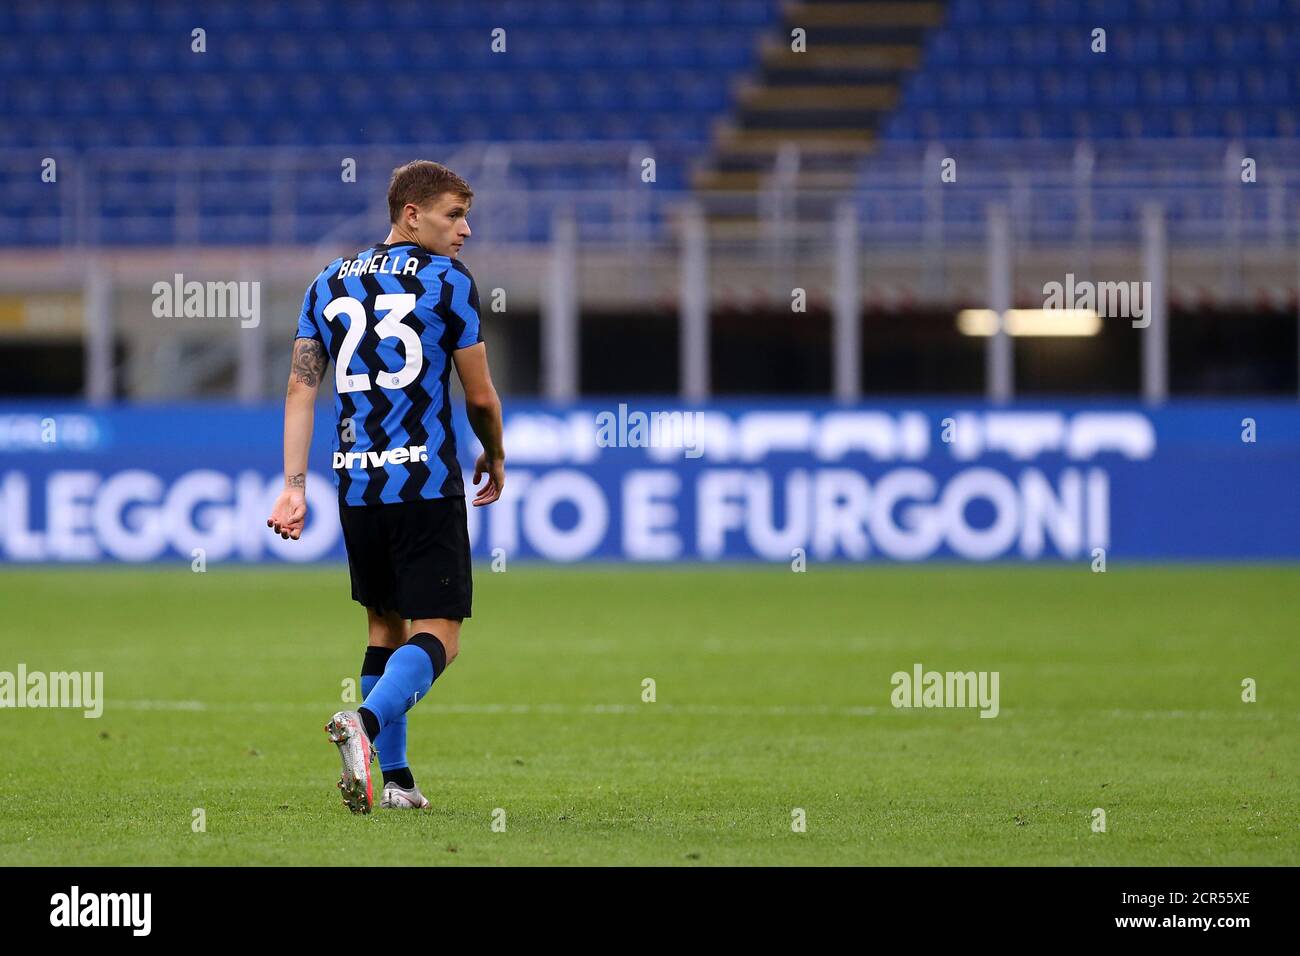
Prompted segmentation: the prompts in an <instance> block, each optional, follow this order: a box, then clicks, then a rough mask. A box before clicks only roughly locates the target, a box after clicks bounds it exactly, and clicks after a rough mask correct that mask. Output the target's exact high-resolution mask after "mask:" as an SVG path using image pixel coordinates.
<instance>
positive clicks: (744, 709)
mask: <svg viewBox="0 0 1300 956" xmlns="http://www.w3.org/2000/svg"><path fill="white" fill-rule="evenodd" d="M330 706H331V705H330V704H325V705H323V706H320V705H316V704H282V703H276V702H274V701H254V702H252V703H243V704H237V703H230V702H216V703H209V702H205V701H201V700H109V701H106V702H105V709H106V710H114V709H121V710H164V711H189V712H194V713H200V712H203V711H232V712H233V711H245V712H252V713H298V714H319V713H324V711H325V710H328V709H329V707H330ZM339 706H342V705H341V704H340V705H339ZM912 709H915V710H926V709H930V708H912ZM933 709H934V710H945V709H947V710H977V708H970V707H967V708H933ZM893 710H894V708H893V707H867V706H861V707H854V706H849V707H832V706H830V705H828V704H773V705H769V706H765V707H757V706H750V705H745V704H670V703H662V704H661V703H654V704H578V705H574V704H438V703H433V702H428V703H426V704H424V705H423V706H421V707H420V711H421V713H435V714H553V715H560V716H576V715H587V714H633V713H673V714H688V715H697V716H701V715H702V716H715V717H874V716H878V715H883V714H889V713H891V712H892V711H893ZM903 712H907V709H904V711H903ZM1001 713H1002V714H1004V715H1014V714H1017V713H1021V714H1032V715H1035V716H1051V717H1058V716H1064V715H1067V714H1068V715H1069V716H1072V717H1079V716H1091V715H1101V716H1103V717H1116V718H1120V719H1132V720H1188V719H1191V720H1276V719H1278V716H1279V715H1277V714H1273V713H1270V712H1268V711H1254V710H1249V711H1248V710H1244V709H1243V710H1241V711H1225V710H1122V709H1113V708H1103V709H1097V710H1077V711H1075V710H1071V711H1064V710H1061V709H1060V708H1050V709H1049V708H1041V709H1039V708H1028V709H1025V708H1014V709H1013V708H1010V707H1003V708H1002V710H1001ZM1281 717H1282V719H1289V720H1300V713H1289V714H1283V715H1281Z"/></svg>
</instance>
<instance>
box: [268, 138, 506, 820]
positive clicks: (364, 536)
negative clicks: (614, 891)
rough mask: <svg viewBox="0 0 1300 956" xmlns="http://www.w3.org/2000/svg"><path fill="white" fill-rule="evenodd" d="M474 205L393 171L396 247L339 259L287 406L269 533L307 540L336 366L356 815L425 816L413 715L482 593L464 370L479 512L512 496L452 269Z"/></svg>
mask: <svg viewBox="0 0 1300 956" xmlns="http://www.w3.org/2000/svg"><path fill="white" fill-rule="evenodd" d="M473 196H474V194H473V192H472V191H471V190H470V188H469V186H468V184H466V182H465V181H464V180H463V179H461V178H460V177H459V176H457V175H456V174H455V173H453V172H452V171H451V170H449V169H447V168H446V167H445V166H442V165H440V164H439V163H432V162H427V161H423V160H421V161H417V162H413V163H408V164H407V165H405V166H401V167H398V168H397V169H396V170H394V171H393V178H392V181H391V182H390V184H389V187H388V214H389V218H390V220H391V223H392V228H391V229H390V230H389V233H388V237H387V238H386V239H385V240H384V241H383V242H381V243H379V244H378V245H375V246H371V247H370V248H369V249H366V250H364V251H362V252H358V253H357V254H356V255H354V256H351V257H348V258H343V259H336V260H334V261H333V262H331V263H330V264H329V265H328V266H327V267H326V268H325V270H324V271H323V272H321V274H320V275H319V276H318V277H317V278H316V280H315V281H314V282H312V284H311V286H310V287H309V288H308V289H307V294H306V296H305V297H304V299H303V305H302V314H301V316H300V317H299V319H298V333H297V338H296V339H295V340H294V343H293V368H292V370H291V371H290V373H289V391H288V395H287V396H286V398H285V403H284V475H285V478H284V490H283V491H282V492H281V493H280V496H279V497H278V498H277V499H276V502H275V507H274V510H273V511H272V512H271V516H270V517H269V518H267V520H266V523H267V526H268V527H270V528H271V529H272V530H274V531H275V532H276V533H277V534H279V535H280V536H281V537H283V538H289V539H293V540H297V539H298V537H299V536H300V535H301V534H302V529H303V525H304V524H305V522H306V519H307V499H306V488H305V484H306V474H307V450H308V446H309V445H310V444H311V432H312V416H313V410H314V407H315V403H316V392H317V389H318V388H319V386H320V382H321V377H322V376H323V375H324V373H325V369H326V366H327V365H328V363H329V362H330V360H333V362H334V385H335V391H336V393H337V395H336V398H335V402H334V407H335V411H336V413H337V417H338V422H337V427H336V430H335V435H334V454H333V468H334V478H335V482H336V484H337V485H338V495H339V520H340V522H341V524H342V526H343V540H344V544H345V545H346V547H347V553H348V569H349V572H350V574H351V577H352V597H353V599H354V600H356V601H357V602H359V603H360V604H362V605H363V606H364V607H365V609H366V618H367V623H368V627H369V646H367V648H366V653H365V657H364V659H363V661H362V665H361V692H362V695H363V703H362V705H361V706H360V707H359V708H358V709H357V710H343V711H339V712H338V713H336V714H335V715H334V716H333V717H332V718H331V719H330V721H329V723H328V724H326V726H325V729H326V731H328V732H329V735H330V739H331V740H332V741H333V742H334V743H335V744H337V745H338V748H339V755H340V757H341V758H342V760H343V774H342V777H341V779H340V780H339V784H338V785H339V789H340V790H342V791H343V802H344V803H345V804H346V805H347V807H348V808H349V809H350V810H351V811H352V812H353V813H369V812H370V810H371V808H372V807H373V805H374V787H373V783H372V780H371V773H370V764H371V760H372V758H373V757H374V756H375V754H376V752H377V753H378V755H379V766H380V770H381V771H382V772H383V778H384V789H383V796H382V799H381V800H380V806H381V807H389V808H398V809H409V808H414V809H419V808H423V807H427V806H429V801H428V799H426V798H425V796H424V795H423V794H422V793H420V790H419V788H418V787H417V786H416V784H415V779H414V777H413V776H412V775H411V769H410V767H409V766H408V764H407V758H406V712H407V711H408V710H410V709H411V707H413V706H414V705H415V704H416V702H417V701H419V700H420V698H422V697H423V696H424V695H425V694H426V693H428V691H429V688H430V687H431V686H432V684H433V682H434V681H435V680H437V679H438V677H439V675H441V674H442V672H443V671H444V670H446V668H447V666H448V665H449V664H451V662H452V661H453V660H455V658H456V654H457V651H458V649H459V646H460V626H461V622H462V621H463V620H464V619H465V618H467V617H469V616H470V599H471V594H472V590H473V582H472V580H471V574H470V560H469V535H468V531H467V528H466V524H465V521H466V517H465V486H464V483H463V481H462V479H461V473H460V465H459V464H458V463H457V461H456V439H455V435H454V433H453V431H452V424H451V396H450V394H449V392H450V375H451V366H452V365H453V364H455V366H456V373H457V374H458V375H459V376H460V381H461V384H462V385H463V386H464V389H465V406H466V411H467V413H468V417H469V421H470V425H471V426H472V427H473V429H474V434H475V435H477V436H478V439H479V442H480V443H481V444H482V445H483V452H482V454H480V455H479V457H478V461H477V462H476V463H475V465H474V484H475V485H477V484H478V483H479V481H480V479H481V478H482V477H484V476H486V482H485V484H484V485H483V487H482V488H481V489H480V490H479V491H478V494H477V495H476V496H475V498H474V505H475V506H476V507H481V506H483V505H489V504H491V503H492V502H494V501H496V500H497V499H498V498H499V497H500V496H501V489H502V488H503V487H504V485H505V449H504V447H503V446H502V436H501V402H500V399H499V398H498V397H497V392H496V389H495V388H494V387H493V385H492V377H491V375H490V374H489V373H488V362H487V346H486V345H485V344H484V343H483V336H482V334H481V332H480V329H479V313H478V291H477V289H476V288H475V286H474V279H473V278H472V277H471V276H470V273H469V270H468V269H466V268H465V266H464V265H463V264H462V263H461V262H460V261H459V260H458V259H457V256H458V255H459V254H460V251H461V247H462V246H463V245H464V243H465V240H466V239H467V238H468V237H469V235H470V229H469V224H468V222H467V221H466V214H467V213H468V212H469V207H470V202H471V200H472V199H473Z"/></svg>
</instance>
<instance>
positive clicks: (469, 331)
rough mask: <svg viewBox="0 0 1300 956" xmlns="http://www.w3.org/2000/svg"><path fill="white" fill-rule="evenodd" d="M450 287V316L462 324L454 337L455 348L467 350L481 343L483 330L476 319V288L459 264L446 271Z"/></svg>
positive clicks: (467, 273) (467, 272)
mask: <svg viewBox="0 0 1300 956" xmlns="http://www.w3.org/2000/svg"><path fill="white" fill-rule="evenodd" d="M445 281H446V282H447V283H448V284H450V285H451V315H452V318H454V319H455V320H457V321H458V322H460V323H463V325H462V327H461V329H460V332H459V334H458V335H457V337H456V348H458V349H467V348H469V347H470V346H471V345H478V343H480V342H482V341H483V329H482V327H481V326H480V324H479V317H478V286H477V285H475V284H474V277H473V276H472V275H470V273H469V270H468V269H466V268H465V267H464V266H463V265H461V264H460V263H459V262H457V263H454V264H453V266H452V268H450V269H448V270H447V274H446V280H445Z"/></svg>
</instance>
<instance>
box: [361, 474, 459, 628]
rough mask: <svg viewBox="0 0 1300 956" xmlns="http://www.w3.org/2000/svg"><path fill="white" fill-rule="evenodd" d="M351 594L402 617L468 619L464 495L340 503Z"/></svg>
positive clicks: (362, 601)
mask: <svg viewBox="0 0 1300 956" xmlns="http://www.w3.org/2000/svg"><path fill="white" fill-rule="evenodd" d="M339 522H340V523H341V524H342V525H343V543H344V545H346V547H347V551H348V570H349V571H350V572H351V574H352V599H353V600H354V601H358V602H360V603H361V604H364V605H365V606H366V607H369V608H374V609H375V610H376V611H378V612H380V613H387V612H388V611H396V612H397V614H398V615H399V616H400V617H402V618H405V619H407V620H412V619H416V618H426V617H447V618H466V617H469V616H470V604H471V600H472V598H473V595H474V579H473V575H472V572H471V570H470V562H469V530H468V528H467V527H466V524H465V499H464V498H463V497H461V498H429V499H426V500H421V501H403V502H400V503H396V504H383V505H345V504H343V503H342V502H340V503H339Z"/></svg>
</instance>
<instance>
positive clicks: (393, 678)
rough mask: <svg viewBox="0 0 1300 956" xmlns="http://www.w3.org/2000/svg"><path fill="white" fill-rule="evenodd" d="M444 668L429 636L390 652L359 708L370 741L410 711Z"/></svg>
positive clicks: (442, 657)
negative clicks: (371, 732) (391, 654)
mask: <svg viewBox="0 0 1300 956" xmlns="http://www.w3.org/2000/svg"><path fill="white" fill-rule="evenodd" d="M446 666H447V651H446V649H445V648H444V647H443V646H442V641H440V640H438V639H437V638H436V637H434V636H433V635H432V634H416V635H414V636H412V638H411V639H410V640H409V641H407V642H406V643H405V644H404V645H402V646H401V647H399V648H398V649H397V650H395V651H393V656H392V657H390V658H388V664H387V666H385V667H384V673H383V676H382V677H380V678H379V680H377V681H376V682H375V686H374V687H372V688H370V693H369V694H367V695H366V702H365V703H364V704H362V706H361V707H360V708H359V712H360V714H361V719H362V721H363V722H364V723H365V724H366V730H367V732H368V733H369V732H370V731H372V730H373V731H374V733H373V734H371V737H370V739H371V740H372V741H375V740H377V739H378V737H379V736H380V735H382V734H383V732H384V728H385V727H388V726H390V725H391V724H392V723H393V721H395V720H397V719H398V718H399V717H401V716H402V715H403V714H405V713H406V712H407V711H408V710H410V709H411V708H412V707H414V706H415V705H416V703H418V702H419V700H420V698H422V697H423V696H424V695H425V694H427V693H428V692H429V688H430V687H432V686H433V682H434V681H435V680H437V679H438V675H439V674H440V673H442V671H443V670H444V669H445V668H446ZM367 716H369V717H370V719H369V720H367V719H366V717H367ZM375 746H376V747H378V746H379V744H378V743H376V744H375ZM380 753H381V754H382V753H383V751H382V750H381V751H380Z"/></svg>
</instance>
